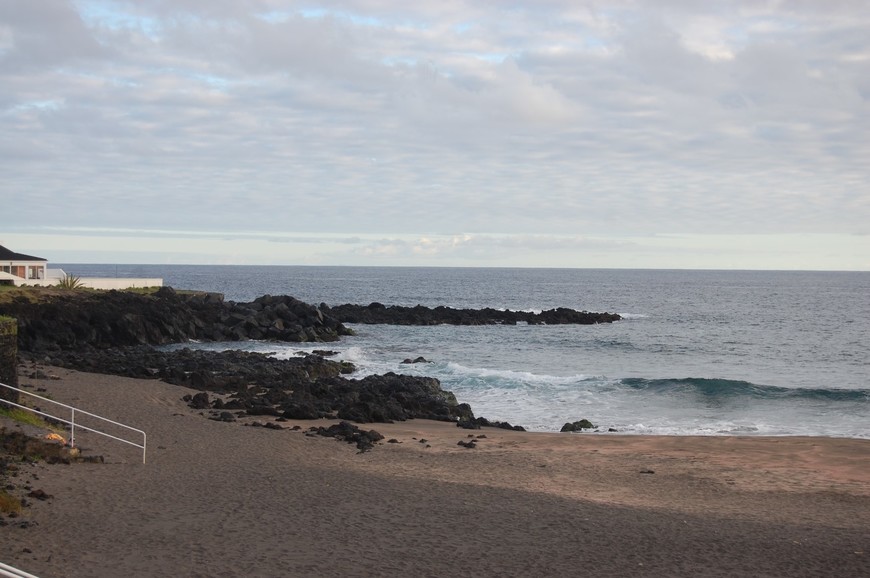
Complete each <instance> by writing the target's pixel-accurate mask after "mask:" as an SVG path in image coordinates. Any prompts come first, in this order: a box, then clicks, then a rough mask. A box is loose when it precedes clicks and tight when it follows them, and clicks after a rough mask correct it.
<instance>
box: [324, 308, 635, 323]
mask: <svg viewBox="0 0 870 578" xmlns="http://www.w3.org/2000/svg"><path fill="white" fill-rule="evenodd" d="M320 311H322V312H323V314H324V315H329V316H331V317H334V318H335V319H337V320H338V321H340V322H342V323H364V324H387V325H498V324H500V325H516V324H517V323H527V324H529V325H568V324H572V325H595V324H597V323H613V322H614V321H619V320H620V319H622V317H620V316H619V315H618V314H617V313H592V312H589V311H577V310H574V309H568V308H566V307H558V308H556V309H548V310H546V311H541V312H540V313H532V312H529V311H511V310H509V309H506V310H501V309H492V308H489V307H487V308H483V309H454V308H452V307H444V306H440V307H434V308H430V307H424V306H422V305H417V306H415V307H402V306H398V305H391V306H386V305H383V304H382V303H372V304H370V305H351V304H345V305H336V306H335V307H330V306H328V305H327V304H325V303H321V304H320Z"/></svg>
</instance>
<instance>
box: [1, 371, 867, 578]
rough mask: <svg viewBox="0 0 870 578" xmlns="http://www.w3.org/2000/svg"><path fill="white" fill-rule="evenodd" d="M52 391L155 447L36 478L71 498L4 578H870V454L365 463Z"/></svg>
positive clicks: (572, 443) (103, 447) (531, 450)
mask: <svg viewBox="0 0 870 578" xmlns="http://www.w3.org/2000/svg"><path fill="white" fill-rule="evenodd" d="M49 372H50V373H54V374H56V375H57V376H58V377H59V378H60V379H58V380H38V381H37V380H29V379H27V378H25V377H22V379H21V382H22V383H23V384H31V385H33V386H35V387H44V388H46V389H47V393H49V394H50V395H51V397H52V398H53V399H55V400H57V401H61V402H64V403H69V404H72V405H76V406H78V407H81V408H83V409H86V410H88V411H92V412H94V413H97V414H100V415H104V416H106V417H109V418H111V419H116V420H118V421H121V422H124V423H127V424H129V425H131V426H133V427H136V428H139V429H142V430H145V431H146V432H147V434H148V438H147V446H148V450H147V463H145V464H144V465H143V464H142V463H141V458H142V452H141V450H139V449H137V448H135V447H133V446H128V445H125V444H121V443H119V442H116V441H114V440H109V439H106V438H101V437H99V436H96V435H95V434H92V433H86V432H80V433H78V434H77V440H78V445H79V446H80V447H81V448H82V449H83V452H84V453H85V454H100V455H103V456H104V457H105V460H106V463H104V464H84V463H78V464H72V465H53V466H52V465H47V464H38V465H35V466H32V467H29V468H26V469H25V470H24V472H23V473H22V474H21V476H20V477H21V478H22V479H25V480H27V481H28V482H29V484H30V486H31V487H32V488H34V489H42V490H44V491H45V492H46V493H48V494H51V495H52V496H53V498H51V499H49V500H46V501H38V500H31V502H32V505H31V507H30V508H29V509H28V510H27V511H26V512H25V514H24V515H23V517H22V518H19V519H17V521H19V522H20V521H22V520H24V521H27V522H30V524H29V526H28V527H26V528H20V527H18V525H16V524H11V523H10V524H7V525H6V526H3V527H0V561H2V562H5V563H7V564H12V565H13V566H16V567H18V568H20V569H22V570H25V571H27V572H30V573H33V574H36V575H37V576H40V577H42V578H50V577H61V576H70V577H74V576H97V577H102V576H106V577H109V576H112V577H117V576H170V575H172V576H203V577H205V576H445V575H477V576H578V575H586V574H589V575H595V576H599V577H600V576H870V440H854V439H832V438H809V437H806V438H791V437H788V438H759V437H739V438H738V437H654V436H620V435H614V434H601V435H596V434H555V433H554V434H550V433H523V432H513V431H505V430H497V429H491V428H485V429H483V430H475V431H469V430H462V429H460V428H457V427H455V426H454V425H452V424H448V423H439V422H428V421H421V420H414V421H409V422H404V423H397V424H370V425H363V426H361V427H363V428H367V429H368V428H371V429H376V430H377V431H379V432H381V433H382V434H383V435H384V436H385V440H384V441H383V442H382V443H380V444H379V445H378V446H377V447H376V448H375V449H374V450H372V451H370V452H366V453H362V454H361V453H358V451H357V450H356V448H355V447H354V446H352V445H350V444H346V443H343V442H339V441H336V440H333V439H329V438H324V437H310V436H306V435H305V434H304V433H303V431H292V430H290V429H289V427H290V426H292V425H294V423H298V424H299V425H301V426H302V427H303V429H307V428H308V427H311V426H312V425H328V424H329V423H330V422H324V421H321V422H316V423H313V422H285V423H282V424H280V425H282V426H284V427H285V428H288V429H285V430H282V431H276V430H271V429H266V428H261V427H245V426H244V425H243V424H244V423H245V422H247V423H252V422H255V421H256V422H259V423H265V422H266V421H267V420H268V419H270V418H262V417H261V418H245V419H244V420H241V421H239V422H236V423H223V422H217V421H212V420H208V419H206V418H205V417H204V415H202V414H201V413H200V412H198V411H195V410H192V409H190V408H188V407H187V405H186V404H185V403H184V402H183V401H182V400H181V397H182V396H183V395H185V394H186V393H193V392H192V390H187V389H185V388H181V387H177V386H173V385H168V384H165V383H162V382H159V381H146V380H134V379H126V378H120V377H114V376H105V375H95V374H86V373H79V372H73V371H68V370H64V369H53V368H51V369H49ZM35 387H34V389H31V390H30V391H35ZM81 423H84V424H85V425H88V423H87V422H86V421H84V420H83V421H82V422H81ZM6 425H7V427H16V426H14V425H11V426H10V425H9V424H8V423H7V424H6ZM468 436H473V437H468ZM478 436H485V437H478ZM133 437H134V438H135V436H133ZM390 439H395V440H396V441H397V442H399V443H386V442H387V440H390ZM471 439H475V440H476V443H475V446H476V447H474V448H473V449H468V448H465V447H462V446H460V445H458V442H459V441H465V442H467V441H470V440H471ZM424 440H425V441H424ZM10 522H11V520H10Z"/></svg>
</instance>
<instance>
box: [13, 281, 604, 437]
mask: <svg viewBox="0 0 870 578" xmlns="http://www.w3.org/2000/svg"><path fill="white" fill-rule="evenodd" d="M0 315H7V316H11V317H15V318H16V319H17V320H18V347H19V353H20V356H21V358H22V359H24V360H27V361H30V362H32V363H33V364H34V367H35V365H36V363H37V362H38V363H41V364H49V365H54V366H58V367H66V368H69V369H75V370H78V371H86V372H91V373H102V374H109V375H119V376H124V377H134V378H148V379H161V380H163V381H166V382H168V383H172V384H176V385H181V386H186V387H190V388H194V389H197V390H200V391H201V393H200V394H197V395H195V396H192V397H191V399H190V400H188V401H189V403H190V405H191V406H192V407H194V408H195V409H199V410H204V411H205V410H207V411H208V415H209V416H210V417H212V418H213V419H220V420H223V421H233V420H235V419H236V418H237V417H239V416H242V415H263V416H271V417H273V418H276V419H310V420H314V419H322V418H331V419H336V418H337V419H342V420H348V421H354V422H357V423H390V422H394V421H404V420H407V419H414V418H419V419H432V420H439V421H451V422H456V423H457V425H460V426H462V427H465V428H469V429H477V428H480V427H481V426H496V427H502V428H506V429H517V430H522V427H520V426H512V425H511V424H507V423H500V422H489V421H488V420H486V419H485V418H479V417H475V416H474V413H473V412H472V409H471V407H469V406H468V404H461V403H459V402H458V401H457V400H456V398H455V396H454V395H453V394H452V393H450V392H447V391H444V390H442V389H441V384H440V383H439V382H438V380H436V379H434V378H428V377H418V376H409V375H398V374H395V373H387V374H385V375H372V376H367V377H364V378H362V379H353V378H352V377H349V376H350V375H351V374H353V372H354V371H355V367H354V366H353V365H352V364H350V363H347V362H337V361H333V360H330V359H328V357H329V355H330V353H331V352H329V351H320V352H318V354H310V355H305V356H300V357H297V358H291V359H276V358H273V357H270V356H268V355H263V354H259V353H251V352H241V351H224V352H215V351H202V350H196V351H194V350H191V349H187V348H183V349H172V348H166V347H158V346H165V345H169V344H183V343H186V342H188V341H190V340H200V341H213V342H223V341H244V340H248V339H256V340H273V341H283V342H330V341H335V340H337V339H339V338H340V337H341V336H344V335H352V331H351V330H350V329H349V328H347V327H346V326H345V325H344V323H387V324H399V325H409V324H414V325H433V324H441V323H447V324H457V325H479V324H493V323H503V324H516V323H518V322H525V323H529V324H543V323H546V324H564V323H580V324H591V323H610V322H613V321H616V320H618V319H619V316H618V315H615V314H609V313H589V312H585V311H583V312H579V311H574V310H571V309H564V308H560V309H553V310H550V311H544V312H541V313H537V314H535V313H524V312H513V311H500V310H495V309H481V310H467V309H463V310H457V309H452V308H448V307H436V308H434V309H432V308H427V307H422V306H417V307H412V308H408V307H396V306H391V307H387V306H385V305H382V304H379V303H373V304H371V305H367V306H361V305H341V306H336V307H329V306H327V305H326V304H321V305H320V306H319V307H315V306H312V305H309V304H306V303H303V302H301V301H299V300H297V299H294V298H293V297H288V296H269V295H266V296H263V297H260V298H258V299H256V300H254V301H252V302H250V303H235V302H231V301H224V299H223V297H222V296H221V295H218V294H213V293H182V292H176V291H174V290H173V289H172V288H170V287H164V288H161V289H160V290H158V291H156V292H154V293H152V294H137V293H132V292H119V291H108V292H76V291H58V290H36V291H32V292H21V293H20V294H17V295H13V296H12V297H11V298H7V299H4V300H3V301H2V302H0ZM34 371H37V370H35V369H34Z"/></svg>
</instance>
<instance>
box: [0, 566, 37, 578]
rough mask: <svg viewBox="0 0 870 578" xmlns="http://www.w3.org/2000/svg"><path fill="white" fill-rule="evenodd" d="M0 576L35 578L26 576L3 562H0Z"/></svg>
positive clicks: (22, 571) (26, 574)
mask: <svg viewBox="0 0 870 578" xmlns="http://www.w3.org/2000/svg"><path fill="white" fill-rule="evenodd" d="M0 576H9V578H37V576H34V575H33V574H28V573H27V572H25V571H24V570H19V569H18V568H14V567H12V566H10V565H9V564H4V563H3V562H0Z"/></svg>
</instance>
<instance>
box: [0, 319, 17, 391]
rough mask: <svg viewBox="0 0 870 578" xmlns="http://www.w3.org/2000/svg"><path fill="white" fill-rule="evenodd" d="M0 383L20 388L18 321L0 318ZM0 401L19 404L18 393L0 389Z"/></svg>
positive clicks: (3, 388)
mask: <svg viewBox="0 0 870 578" xmlns="http://www.w3.org/2000/svg"><path fill="white" fill-rule="evenodd" d="M0 383H5V384H6V385H11V386H12V387H18V320H17V319H13V318H11V317H0ZM0 399H8V400H9V401H13V402H15V403H18V392H17V391H12V390H11V389H6V388H5V387H0Z"/></svg>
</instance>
